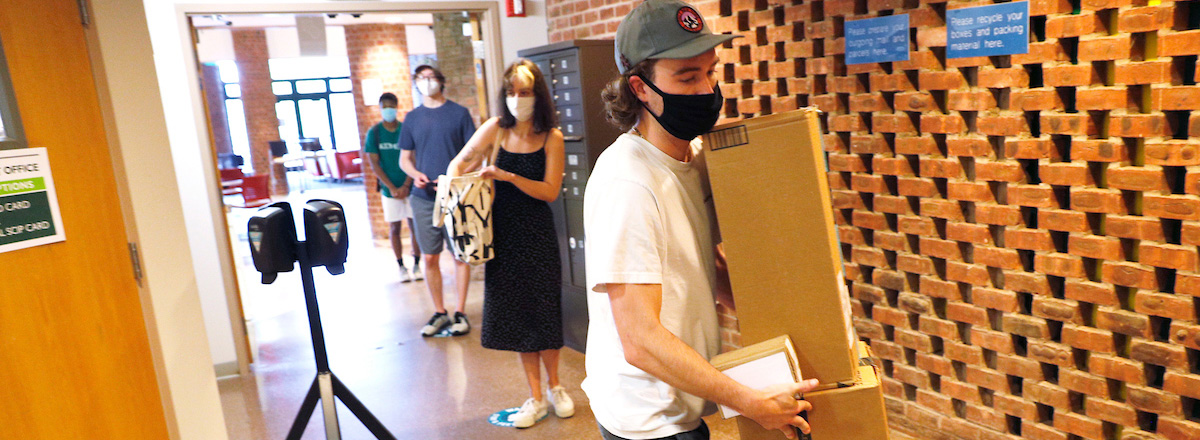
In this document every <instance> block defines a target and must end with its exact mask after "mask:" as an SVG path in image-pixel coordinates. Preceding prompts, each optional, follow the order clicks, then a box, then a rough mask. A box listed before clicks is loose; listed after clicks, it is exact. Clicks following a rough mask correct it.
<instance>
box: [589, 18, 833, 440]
mask: <svg viewBox="0 0 1200 440" xmlns="http://www.w3.org/2000/svg"><path fill="white" fill-rule="evenodd" d="M733 38H736V36H733V35H716V34H713V33H712V31H711V30H710V29H709V28H708V27H707V25H706V23H705V22H704V19H703V18H702V17H701V16H700V14H699V13H698V12H697V11H696V9H695V8H693V7H692V6H690V5H688V4H687V3H683V2H682V1H679V0H647V1H645V2H643V3H641V4H639V5H638V6H637V7H636V8H634V10H633V11H632V12H630V13H629V15H628V16H626V17H625V19H624V20H623V21H622V22H621V25H620V27H618V29H617V36H616V53H615V56H616V61H617V68H618V70H619V71H620V72H621V77H620V78H618V79H616V80H614V81H613V82H612V83H610V84H609V86H608V87H607V88H606V89H605V90H604V92H603V95H602V97H603V99H604V101H605V107H606V110H607V111H608V118H609V120H610V121H611V122H613V123H614V124H616V125H617V126H619V127H620V128H621V129H622V130H627V131H629V132H628V133H626V134H623V135H621V137H619V138H618V139H617V140H616V141H615V142H614V143H613V144H612V145H611V146H610V147H609V148H608V149H607V150H605V151H604V153H603V154H601V155H600V157H599V159H598V160H597V161H596V166H595V168H594V169H593V171H592V174H591V177H590V179H589V180H588V185H587V192H586V195H585V198H584V230H585V236H586V237H587V243H588V246H587V248H586V252H587V255H586V258H587V280H588V284H589V293H588V311H589V315H590V324H589V329H588V342H587V359H586V368H587V378H586V379H585V380H584V382H583V385H582V387H583V389H584V391H585V392H586V393H587V395H588V398H589V399H590V400H591V405H592V412H593V413H595V416H596V421H597V422H598V423H599V424H600V431H601V434H602V435H603V436H604V438H605V439H609V440H619V439H658V438H673V439H707V438H708V428H707V426H705V425H704V422H703V420H701V416H703V415H707V414H711V413H713V412H714V411H715V406H714V405H713V404H712V403H711V402H715V403H720V404H723V405H726V406H728V407H730V408H733V409H735V410H737V411H738V412H740V413H741V414H743V415H745V416H747V417H749V418H751V419H753V420H754V421H756V422H758V423H759V424H761V425H762V426H763V427H765V428H767V429H780V430H782V431H783V432H784V434H785V435H787V436H788V437H789V438H791V437H793V435H794V432H793V428H792V427H793V426H795V427H798V428H800V429H801V430H803V431H804V432H806V433H807V432H809V426H808V423H807V422H805V420H804V419H803V418H801V417H799V416H798V415H797V414H799V413H800V412H801V411H805V410H808V409H811V408H812V406H811V405H810V404H809V403H808V402H804V401H801V400H796V398H795V397H794V396H796V395H797V394H801V393H804V392H806V391H809V390H812V389H814V388H815V387H816V385H817V383H816V381H805V382H801V383H794V384H787V385H781V386H777V387H772V388H769V389H765V390H753V389H750V388H748V387H746V386H744V385H741V384H739V383H737V382H736V381H734V380H732V379H730V378H729V377H727V376H725V375H724V374H722V373H721V372H719V371H718V370H717V369H716V368H714V367H713V366H712V365H710V364H709V363H708V359H709V358H710V357H712V356H714V355H716V354H717V353H718V351H719V349H720V336H719V328H718V324H717V315H716V308H715V306H714V303H713V299H714V298H713V297H714V295H713V292H714V284H715V279H716V269H715V268H716V263H715V260H716V257H715V248H714V245H715V243H717V242H718V240H716V239H715V236H716V230H715V224H714V221H713V217H714V216H713V211H712V205H711V204H709V203H710V202H711V198H710V197H709V196H708V194H709V191H707V189H706V187H707V185H706V183H705V182H706V176H705V174H706V173H705V170H704V167H703V160H702V157H700V156H698V154H699V153H700V151H701V149H700V148H699V147H700V145H699V143H698V142H696V143H693V141H694V140H696V137H697V136H699V135H701V134H703V133H704V132H706V131H708V130H709V129H711V128H712V127H713V125H714V124H715V123H716V121H717V119H718V118H719V116H720V110H721V104H722V103H723V98H722V96H721V91H720V89H719V88H718V87H717V80H716V76H715V74H716V70H715V69H716V65H717V61H718V60H717V56H716V50H715V49H714V48H715V47H716V46H717V45H719V44H722V43H724V42H726V41H729V40H731V39H733Z"/></svg>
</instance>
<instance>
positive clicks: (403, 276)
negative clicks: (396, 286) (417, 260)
mask: <svg viewBox="0 0 1200 440" xmlns="http://www.w3.org/2000/svg"><path fill="white" fill-rule="evenodd" d="M412 280H413V277H412V275H409V273H408V269H406V268H403V267H401V268H400V282H401V283H410V282H412Z"/></svg>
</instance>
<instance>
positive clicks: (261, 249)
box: [248, 202, 296, 284]
mask: <svg viewBox="0 0 1200 440" xmlns="http://www.w3.org/2000/svg"><path fill="white" fill-rule="evenodd" d="M248 230H249V238H250V255H251V257H253V259H254V268H255V269H258V271H259V272H262V282H263V284H271V283H273V282H275V277H276V275H278V273H279V272H291V271H292V268H293V267H294V266H295V265H294V264H293V263H294V262H295V261H296V223H295V221H294V220H293V219H292V207H291V205H289V204H288V203H287V202H279V203H275V204H272V205H271V206H268V207H265V208H262V209H260V210H258V212H256V213H255V214H254V216H252V217H250V222H249V226H248Z"/></svg>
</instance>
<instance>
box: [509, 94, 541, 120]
mask: <svg viewBox="0 0 1200 440" xmlns="http://www.w3.org/2000/svg"><path fill="white" fill-rule="evenodd" d="M536 99H537V98H535V97H533V96H509V97H507V98H505V99H504V103H505V104H507V105H508V112H509V113H512V115H513V117H515V118H517V120H518V121H521V122H525V121H528V120H529V118H532V117H533V104H534V102H535V101H536Z"/></svg>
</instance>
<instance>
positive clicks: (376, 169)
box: [367, 153, 396, 187]
mask: <svg viewBox="0 0 1200 440" xmlns="http://www.w3.org/2000/svg"><path fill="white" fill-rule="evenodd" d="M367 165H369V166H370V167H371V171H372V172H373V173H375V178H377V179H379V181H380V182H383V185H384V186H385V187H393V186H396V184H395V183H394V182H392V180H391V179H389V178H388V176H387V173H385V172H383V167H381V166H379V155H378V154H375V153H367Z"/></svg>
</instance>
